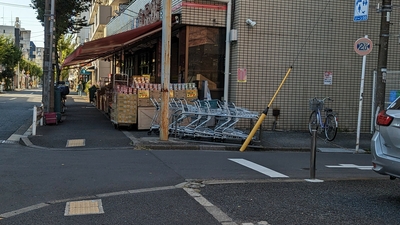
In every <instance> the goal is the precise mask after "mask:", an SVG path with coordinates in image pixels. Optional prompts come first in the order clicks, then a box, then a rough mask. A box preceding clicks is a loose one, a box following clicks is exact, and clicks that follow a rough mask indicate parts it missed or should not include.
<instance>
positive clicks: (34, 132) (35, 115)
mask: <svg viewBox="0 0 400 225" xmlns="http://www.w3.org/2000/svg"><path fill="white" fill-rule="evenodd" d="M32 119H33V121H32V135H33V136H35V135H36V123H37V120H36V119H37V108H36V105H35V106H33V118H32Z"/></svg>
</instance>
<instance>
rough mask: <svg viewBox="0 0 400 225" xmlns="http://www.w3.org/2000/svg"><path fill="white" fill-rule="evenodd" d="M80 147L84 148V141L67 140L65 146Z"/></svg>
mask: <svg viewBox="0 0 400 225" xmlns="http://www.w3.org/2000/svg"><path fill="white" fill-rule="evenodd" d="M81 146H85V139H70V140H67V145H66V146H65V147H81Z"/></svg>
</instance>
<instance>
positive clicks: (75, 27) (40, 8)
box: [31, 0, 92, 80]
mask: <svg viewBox="0 0 400 225" xmlns="http://www.w3.org/2000/svg"><path fill="white" fill-rule="evenodd" d="M31 2H32V5H31V6H32V8H34V9H36V11H37V14H38V15H37V17H36V18H37V19H38V20H39V21H41V22H42V24H43V25H44V19H45V17H44V15H45V14H46V13H47V14H49V13H50V9H48V10H49V11H48V12H46V8H45V2H46V1H45V0H31ZM91 3H92V0H55V23H54V28H55V32H54V36H55V40H54V43H55V46H56V49H55V50H54V53H55V55H56V62H55V64H56V67H57V68H56V74H57V75H56V80H60V79H61V80H63V79H65V78H66V77H67V76H68V71H62V72H60V69H59V67H58V65H59V63H60V62H63V61H64V59H65V57H66V56H67V55H69V54H70V53H72V51H73V50H74V49H75V47H76V46H73V45H72V36H70V34H74V33H78V32H79V31H80V30H81V29H82V28H83V27H86V26H89V24H88V21H87V19H86V18H85V17H83V18H80V16H79V15H80V14H81V13H82V12H86V11H88V10H89V9H90V6H91ZM46 18H48V17H46ZM71 46H72V47H71ZM59 52H61V56H59V55H58V54H59Z"/></svg>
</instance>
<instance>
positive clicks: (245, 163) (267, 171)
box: [229, 159, 288, 177]
mask: <svg viewBox="0 0 400 225" xmlns="http://www.w3.org/2000/svg"><path fill="white" fill-rule="evenodd" d="M229 160H231V161H233V162H235V163H238V164H240V165H242V166H245V167H247V168H250V169H252V170H255V171H257V172H259V173H262V174H265V175H267V176H269V177H288V176H286V175H285V174H281V173H278V172H276V171H274V170H271V169H269V168H267V167H264V166H260V165H258V164H256V163H253V162H251V161H248V160H245V159H229Z"/></svg>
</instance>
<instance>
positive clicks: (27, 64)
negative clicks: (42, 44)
mask: <svg viewBox="0 0 400 225" xmlns="http://www.w3.org/2000/svg"><path fill="white" fill-rule="evenodd" d="M19 70H20V71H22V70H24V71H25V72H27V71H29V75H30V76H31V77H42V76H43V70H42V68H41V67H39V66H37V65H36V64H35V63H34V62H31V61H27V60H25V59H22V60H21V61H20V63H19Z"/></svg>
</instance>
